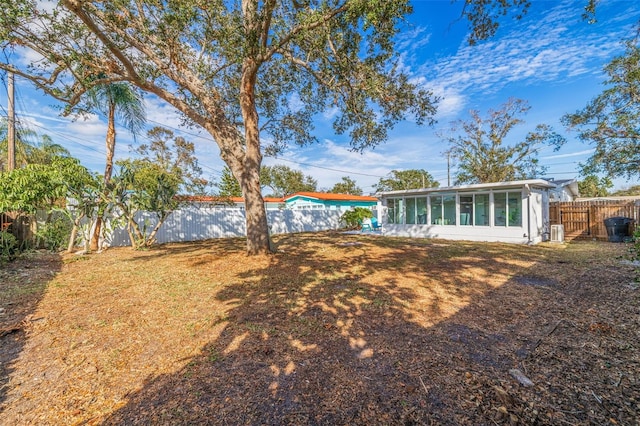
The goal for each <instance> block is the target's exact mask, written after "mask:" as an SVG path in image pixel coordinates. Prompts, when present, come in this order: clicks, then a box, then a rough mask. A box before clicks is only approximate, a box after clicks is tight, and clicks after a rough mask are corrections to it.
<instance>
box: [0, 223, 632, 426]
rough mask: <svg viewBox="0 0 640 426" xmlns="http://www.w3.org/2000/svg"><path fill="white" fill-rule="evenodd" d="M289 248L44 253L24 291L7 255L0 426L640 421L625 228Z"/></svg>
mask: <svg viewBox="0 0 640 426" xmlns="http://www.w3.org/2000/svg"><path fill="white" fill-rule="evenodd" d="M276 244H277V247H278V253H277V254H275V255H273V256H265V257H257V258H255V257H252V258H247V257H246V256H245V254H244V243H243V241H242V240H216V241H207V242H200V243H189V244H171V245H164V246H161V247H158V248H156V249H153V250H150V251H141V252H136V251H131V250H130V249H112V250H108V251H107V252H105V253H102V254H100V255H92V256H89V257H74V256H68V257H64V258H62V259H58V260H56V259H55V258H49V260H48V261H44V263H42V264H38V266H37V267H33V268H32V270H33V271H36V270H37V271H40V270H41V269H42V270H44V271H48V272H46V273H42V274H40V273H38V274H35V273H34V276H33V277H32V279H31V281H32V282H37V283H38V284H37V285H35V287H34V288H35V289H37V290H35V291H31V292H27V294H28V296H23V295H21V294H20V291H16V290H15V289H21V288H23V287H22V285H23V284H22V283H23V281H22V278H20V274H19V273H11V272H7V271H9V270H2V271H0V272H1V275H0V276H1V278H2V279H1V281H0V291H1V292H2V296H0V302H1V304H0V308H2V309H3V311H2V312H3V314H2V315H0V325H1V327H3V328H5V329H6V328H9V327H11V324H20V330H19V331H13V332H10V333H8V334H5V335H4V336H2V337H0V339H1V340H0V344H1V346H0V359H2V360H3V369H2V370H1V371H0V372H1V373H2V377H1V379H0V380H1V381H0V383H2V384H3V385H4V387H3V388H2V390H1V391H0V423H3V424H220V425H228V424H321V425H324V424H327V425H329V424H331V425H334V424H474V425H475V424H519V423H523V424H558V425H560V424H637V422H638V414H637V413H638V412H639V411H640V383H639V381H640V355H639V351H638V349H640V347H639V346H640V345H639V343H638V342H640V327H639V325H640V324H639V322H640V315H639V314H640V290H639V289H638V286H637V285H636V284H635V282H634V271H633V266H631V265H628V264H623V263H622V262H621V260H622V257H623V255H624V250H625V246H624V245H622V244H610V243H574V244H570V245H567V246H563V245H551V244H548V245H547V244H541V245H538V246H534V247H526V246H516V245H507V244H487V243H468V242H445V241H432V240H408V239H389V238H380V237H371V236H360V235H344V234H338V233H322V234H299V235H288V236H281V237H278V238H277V239H276ZM19 265H20V264H19V263H18V264H15V265H11V266H10V268H14V269H15V270H16V271H21V269H20V268H21V266H19ZM29 268H31V266H29ZM25 288H26V287H25ZM7 289H13V290H11V291H7ZM23 306H24V308H22V307H23ZM12 339H13V340H12ZM14 340H15V341H14ZM7 341H14V342H13V343H11V344H7ZM524 379H528V380H530V381H531V384H530V383H529V382H527V381H525V380H524Z"/></svg>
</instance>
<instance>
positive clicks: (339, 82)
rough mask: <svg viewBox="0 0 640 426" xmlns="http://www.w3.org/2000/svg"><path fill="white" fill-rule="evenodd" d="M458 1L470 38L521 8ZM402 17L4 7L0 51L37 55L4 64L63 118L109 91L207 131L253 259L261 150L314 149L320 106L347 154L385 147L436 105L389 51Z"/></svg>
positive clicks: (212, 4) (386, 5) (130, 2)
mask: <svg viewBox="0 0 640 426" xmlns="http://www.w3.org/2000/svg"><path fill="white" fill-rule="evenodd" d="M465 4H466V7H465V12H464V13H463V15H465V16H467V17H469V18H470V22H471V27H472V28H473V29H474V31H472V36H471V37H470V39H471V40H472V41H475V40H477V39H481V38H483V37H486V36H487V35H491V34H492V33H493V32H494V31H495V25H494V22H495V19H496V18H497V17H499V16H500V15H502V14H504V13H506V12H507V11H510V10H511V8H512V6H516V9H518V10H520V11H522V10H526V7H527V4H528V2H526V1H523V0H467V1H466V3H465ZM410 11H411V7H410V5H409V0H289V1H286V0H263V1H258V0H235V1H229V0H171V1H158V0H113V1H104V2H103V1H101V2H98V1H85V0H61V1H60V2H58V3H56V4H53V5H52V3H47V2H34V1H31V0H0V43H2V47H3V48H5V49H6V48H8V47H15V48H16V49H19V50H26V51H28V55H25V56H26V57H29V58H36V56H37V55H39V56H40V57H39V58H36V59H35V60H32V61H31V62H30V63H29V64H27V65H25V66H21V65H18V64H10V63H0V68H3V69H5V70H10V71H12V72H14V73H16V74H18V75H20V76H22V77H24V78H28V79H30V80H31V81H32V82H33V83H35V85H36V86H37V87H38V88H39V89H41V90H43V91H44V92H46V93H48V94H50V95H52V96H54V97H55V98H56V99H58V100H60V101H62V102H64V103H66V104H67V105H68V108H69V109H73V108H76V107H80V106H81V103H82V100H83V98H85V97H84V94H85V93H86V92H87V91H88V90H92V89H93V88H94V87H96V86H99V85H106V84H112V83H118V82H127V83H129V84H132V85H134V86H136V87H138V88H139V89H141V90H143V91H145V92H148V93H152V94H154V95H155V96H157V97H159V98H161V99H163V100H164V101H166V102H168V103H169V104H171V105H173V106H174V107H175V108H176V109H177V110H179V111H180V112H181V113H182V114H183V115H184V117H185V119H186V121H187V122H189V123H191V124H193V125H197V126H200V127H202V128H204V129H205V130H206V131H208V132H209V133H210V134H211V136H212V137H213V139H214V141H215V143H216V144H217V145H218V147H219V148H220V155H221V157H222V159H223V160H224V161H225V162H226V164H227V165H228V166H229V168H230V169H231V171H232V172H233V175H234V176H235V177H236V179H237V180H238V182H239V183H240V185H241V187H242V192H243V194H244V197H245V204H246V215H247V216H246V222H247V249H248V253H249V254H257V253H264V252H267V251H269V247H270V244H269V234H268V227H267V217H266V212H265V209H264V203H263V199H262V195H261V192H260V179H259V175H260V165H261V162H262V156H263V153H264V152H265V150H268V152H270V153H272V152H278V151H279V150H280V149H282V148H284V147H285V146H286V144H287V143H296V144H307V143H310V142H313V141H314V140H315V138H314V136H313V134H312V131H313V124H312V122H313V118H314V116H315V115H316V114H317V113H320V112H322V111H324V110H326V109H327V108H336V109H337V110H338V111H339V113H338V114H337V115H336V116H335V117H336V119H335V121H334V130H335V132H336V133H338V134H345V133H346V134H348V135H349V136H350V140H351V146H352V148H353V149H365V148H367V147H369V146H372V145H375V144H378V143H381V142H383V141H384V140H385V139H386V136H387V131H388V130H389V129H390V128H391V127H392V126H393V125H394V124H395V123H397V122H398V121H400V120H403V119H404V118H406V117H407V116H408V115H410V116H413V117H414V118H415V120H416V121H417V122H418V123H424V122H429V121H431V119H432V117H433V114H434V112H435V107H434V100H435V99H434V97H433V96H432V95H431V93H429V92H428V91H426V90H422V89H419V88H418V87H416V86H415V85H414V84H412V83H411V81H410V78H409V76H408V75H406V74H405V73H404V72H403V70H402V68H401V67H399V66H397V65H398V58H399V53H398V52H395V51H394V37H395V36H396V34H397V31H398V28H399V24H400V23H401V22H402V20H403V17H404V16H405V15H406V14H407V13H409V12H410ZM478 29H480V31H476V30H478ZM34 53H35V54H36V55H34ZM96 76H100V77H99V78H96ZM261 136H263V138H261ZM265 136H268V140H269V141H270V143H269V144H268V145H267V144H265V143H264V140H266V139H267V138H266V137H265Z"/></svg>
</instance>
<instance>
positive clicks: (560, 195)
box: [546, 179, 580, 203]
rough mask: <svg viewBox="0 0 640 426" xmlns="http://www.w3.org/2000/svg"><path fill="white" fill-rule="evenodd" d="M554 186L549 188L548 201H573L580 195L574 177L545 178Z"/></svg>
mask: <svg viewBox="0 0 640 426" xmlns="http://www.w3.org/2000/svg"><path fill="white" fill-rule="evenodd" d="M546 180H548V181H549V182H551V183H552V184H554V185H555V186H556V187H555V188H551V189H550V190H549V201H551V202H552V203H553V202H555V201H574V200H575V199H576V198H578V197H580V191H579V190H578V181H577V180H575V179H546Z"/></svg>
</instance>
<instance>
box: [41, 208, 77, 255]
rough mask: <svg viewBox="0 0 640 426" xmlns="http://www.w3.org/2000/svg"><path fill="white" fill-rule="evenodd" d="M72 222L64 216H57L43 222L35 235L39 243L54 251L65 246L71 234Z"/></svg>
mask: <svg viewBox="0 0 640 426" xmlns="http://www.w3.org/2000/svg"><path fill="white" fill-rule="evenodd" d="M72 227H73V224H72V223H71V221H70V220H69V218H67V217H66V216H59V217H56V218H54V219H52V220H51V222H49V223H45V224H44V225H43V226H42V227H40V228H39V229H38V232H37V233H36V236H37V237H38V240H39V241H40V243H41V244H42V245H43V246H44V248H46V249H47V250H49V251H52V252H56V251H58V250H60V247H65V246H66V244H67V243H68V242H69V237H70V236H71V228H72Z"/></svg>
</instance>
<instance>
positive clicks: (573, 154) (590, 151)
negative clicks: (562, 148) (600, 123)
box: [540, 148, 595, 160]
mask: <svg viewBox="0 0 640 426" xmlns="http://www.w3.org/2000/svg"><path fill="white" fill-rule="evenodd" d="M594 151H595V149H593V148H592V149H585V150H584V151H578V152H571V153H568V154H557V155H547V156H544V157H540V159H541V160H555V159H558V158H569V157H580V156H583V155H590V154H593V152H594Z"/></svg>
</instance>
